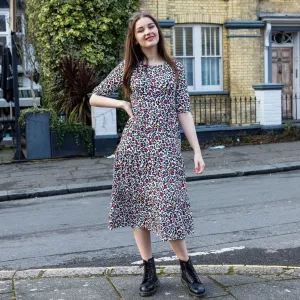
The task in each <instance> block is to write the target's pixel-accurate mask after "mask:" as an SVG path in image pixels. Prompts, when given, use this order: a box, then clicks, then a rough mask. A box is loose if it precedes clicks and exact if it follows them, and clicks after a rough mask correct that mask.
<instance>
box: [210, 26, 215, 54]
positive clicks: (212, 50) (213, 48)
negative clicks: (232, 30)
mask: <svg viewBox="0 0 300 300" xmlns="http://www.w3.org/2000/svg"><path fill="white" fill-rule="evenodd" d="M215 46H216V27H212V28H211V55H216V49H215Z"/></svg>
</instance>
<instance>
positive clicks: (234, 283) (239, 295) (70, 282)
mask: <svg viewBox="0 0 300 300" xmlns="http://www.w3.org/2000/svg"><path fill="white" fill-rule="evenodd" d="M196 269H197V271H198V272H199V275H200V277H201V279H202V281H203V283H204V284H205V287H206V290H207V296H206V298H209V299H218V300H230V299H232V300H234V299H236V300H257V299H263V300H271V299H272V300H274V299H276V300H277V299H282V300H283V299H284V300H297V299H300V284H299V283H300V268H292V267H290V268H289V267H268V266H225V265H224V266H196ZM158 273H159V279H160V286H159V288H158V291H157V293H156V294H155V295H153V296H152V297H151V298H150V299H153V300H154V299H155V300H166V299H170V300H174V299H192V297H190V296H189V295H188V294H187V291H186V290H185V289H184V288H183V286H182V285H181V283H180V274H179V273H180V270H179V267H178V266H165V267H163V266H159V267H158ZM141 274H142V269H140V268H138V267H114V268H77V269H45V270H43V269H40V270H25V271H0V299H1V300H12V299H14V300H120V299H121V300H136V299H142V298H141V297H140V296H139V295H138V287H139V284H140V283H141ZM193 298H194V297H193ZM194 299H195V298H194Z"/></svg>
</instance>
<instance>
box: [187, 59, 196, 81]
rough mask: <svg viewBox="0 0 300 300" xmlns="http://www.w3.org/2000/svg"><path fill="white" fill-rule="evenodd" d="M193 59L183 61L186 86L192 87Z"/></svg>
mask: <svg viewBox="0 0 300 300" xmlns="http://www.w3.org/2000/svg"><path fill="white" fill-rule="evenodd" d="M193 61H194V59H193V58H186V59H185V72H186V80H187V85H189V86H193V85H194V67H193Z"/></svg>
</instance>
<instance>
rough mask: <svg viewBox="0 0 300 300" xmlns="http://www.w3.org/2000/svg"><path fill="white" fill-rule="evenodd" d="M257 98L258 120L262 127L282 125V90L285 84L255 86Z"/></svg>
mask: <svg viewBox="0 0 300 300" xmlns="http://www.w3.org/2000/svg"><path fill="white" fill-rule="evenodd" d="M253 88H254V89H255V97H256V120H257V122H259V123H260V124H261V125H281V124H282V100H281V90H282V88H283V84H277V83H268V84H256V85H253Z"/></svg>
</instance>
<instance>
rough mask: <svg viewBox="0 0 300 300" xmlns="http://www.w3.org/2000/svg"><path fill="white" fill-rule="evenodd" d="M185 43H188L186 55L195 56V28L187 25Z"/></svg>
mask: <svg viewBox="0 0 300 300" xmlns="http://www.w3.org/2000/svg"><path fill="white" fill-rule="evenodd" d="M185 43H186V55H187V56H189V55H190V56H193V55H194V54H193V53H194V51H193V28H192V27H187V28H185Z"/></svg>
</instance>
